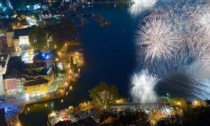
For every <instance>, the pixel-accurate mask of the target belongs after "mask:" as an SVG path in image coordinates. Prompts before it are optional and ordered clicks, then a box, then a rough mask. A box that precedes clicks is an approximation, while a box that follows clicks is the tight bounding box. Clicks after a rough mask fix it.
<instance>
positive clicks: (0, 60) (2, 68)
mask: <svg viewBox="0 0 210 126" xmlns="http://www.w3.org/2000/svg"><path fill="white" fill-rule="evenodd" d="M8 61H9V55H7V54H1V55H0V99H4V93H5V91H4V82H3V74H5V73H6V71H7V64H8Z"/></svg>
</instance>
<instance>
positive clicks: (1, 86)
mask: <svg viewBox="0 0 210 126" xmlns="http://www.w3.org/2000/svg"><path fill="white" fill-rule="evenodd" d="M3 99H4V83H3V75H2V67H1V65H0V100H3Z"/></svg>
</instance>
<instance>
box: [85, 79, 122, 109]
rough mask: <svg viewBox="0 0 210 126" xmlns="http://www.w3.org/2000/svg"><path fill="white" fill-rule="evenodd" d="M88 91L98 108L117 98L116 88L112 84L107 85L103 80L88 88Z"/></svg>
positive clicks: (104, 106)
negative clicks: (90, 88)
mask: <svg viewBox="0 0 210 126" xmlns="http://www.w3.org/2000/svg"><path fill="white" fill-rule="evenodd" d="M89 93H90V97H91V98H92V100H93V103H95V105H96V106H98V107H99V108H104V109H105V108H107V107H108V106H109V105H110V104H112V103H114V102H115V101H116V99H118V89H117V88H116V87H115V86H114V85H112V86H109V85H108V84H106V83H104V82H100V84H99V85H98V86H96V87H95V88H93V89H92V90H90V91H89Z"/></svg>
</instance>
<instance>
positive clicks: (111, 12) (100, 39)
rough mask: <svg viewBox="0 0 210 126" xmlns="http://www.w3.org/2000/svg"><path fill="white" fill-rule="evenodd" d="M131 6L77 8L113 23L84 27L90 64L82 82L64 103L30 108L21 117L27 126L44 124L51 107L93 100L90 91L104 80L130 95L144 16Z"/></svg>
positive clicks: (58, 107) (53, 108) (120, 91)
mask: <svg viewBox="0 0 210 126" xmlns="http://www.w3.org/2000/svg"><path fill="white" fill-rule="evenodd" d="M128 7H129V5H128V4H123V5H116V7H115V6H114V4H99V5H94V6H93V7H88V6H85V8H84V9H83V8H82V7H81V8H77V10H79V11H80V12H85V13H96V14H99V15H101V16H103V17H104V18H105V19H106V20H108V21H110V22H111V23H112V26H111V27H109V28H101V27H99V25H98V24H97V23H96V22H94V21H93V20H91V19H87V20H88V22H89V23H88V25H87V26H85V27H84V28H82V29H80V34H81V42H82V45H83V49H84V55H85V61H86V65H85V67H84V68H83V69H82V71H81V77H80V78H79V80H78V83H77V84H76V85H74V89H73V91H72V92H71V93H69V95H68V96H67V97H66V98H64V102H63V103H61V102H60V100H57V101H53V102H50V103H45V104H40V105H35V106H31V107H29V109H30V111H29V112H27V114H25V115H22V116H20V117H21V120H23V121H24V122H25V123H24V124H25V125H27V126H29V124H32V125H39V126H42V125H43V126H44V125H46V118H47V114H48V113H49V112H50V111H51V110H60V109H64V108H68V106H70V105H77V104H78V103H80V102H84V101H87V100H89V92H88V91H89V90H90V89H92V88H94V87H95V86H96V85H97V84H99V83H100V81H103V82H106V83H108V84H114V85H116V87H117V88H118V89H119V94H120V96H121V97H125V98H128V97H130V95H129V89H130V77H131V75H132V73H133V72H134V70H135V68H136V65H137V64H136V51H135V42H134V35H135V31H136V29H137V26H138V23H139V19H142V18H140V17H139V18H134V17H132V16H131V15H130V14H129V12H128ZM45 105H46V106H47V107H46V106H45Z"/></svg>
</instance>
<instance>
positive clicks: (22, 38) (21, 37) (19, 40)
mask: <svg viewBox="0 0 210 126" xmlns="http://www.w3.org/2000/svg"><path fill="white" fill-rule="evenodd" d="M31 29H32V28H25V29H17V30H14V31H8V32H7V33H6V37H7V45H8V47H9V48H14V49H15V51H16V52H20V51H21V50H24V49H26V48H28V47H29V46H30V42H29V35H28V34H29V31H30V30H31Z"/></svg>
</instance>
